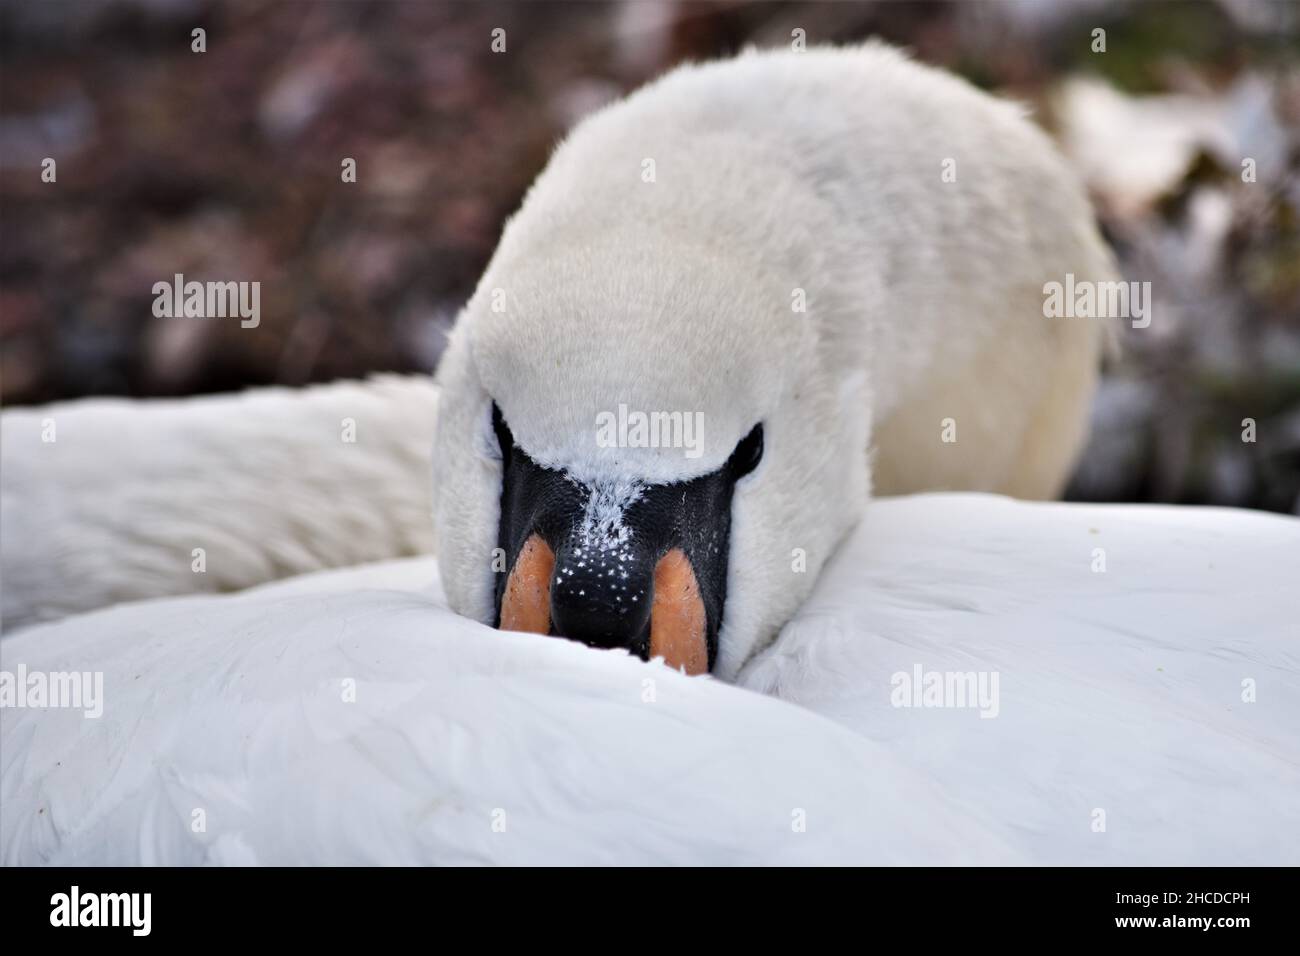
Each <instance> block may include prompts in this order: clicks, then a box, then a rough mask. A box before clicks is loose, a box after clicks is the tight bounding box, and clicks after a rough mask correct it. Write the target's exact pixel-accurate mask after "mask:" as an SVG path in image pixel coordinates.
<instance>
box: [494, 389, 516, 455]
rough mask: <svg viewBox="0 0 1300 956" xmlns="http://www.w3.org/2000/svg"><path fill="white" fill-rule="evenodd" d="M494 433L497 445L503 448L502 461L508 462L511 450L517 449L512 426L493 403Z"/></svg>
mask: <svg viewBox="0 0 1300 956" xmlns="http://www.w3.org/2000/svg"><path fill="white" fill-rule="evenodd" d="M492 431H493V432H495V433H496V436H497V444H498V445H500V446H501V460H502V461H508V460H509V458H510V450H511V449H512V448H514V447H515V436H514V435H512V434H511V433H510V426H509V425H507V424H506V419H505V416H504V415H502V414H501V409H499V408H497V403H496V402H493V403H492Z"/></svg>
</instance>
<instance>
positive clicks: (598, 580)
mask: <svg viewBox="0 0 1300 956" xmlns="http://www.w3.org/2000/svg"><path fill="white" fill-rule="evenodd" d="M653 601H654V560H653V558H652V557H651V556H649V555H646V554H644V553H643V552H642V551H641V550H639V549H637V548H634V547H632V546H631V545H629V544H627V543H621V544H620V543H616V542H612V541H603V540H592V539H591V538H590V537H588V536H584V535H582V534H578V533H575V534H571V535H569V536H568V538H567V539H566V540H565V541H564V542H563V543H562V544H561V546H560V547H559V549H558V550H557V551H556V552H555V574H554V576H553V577H552V579H551V627H552V629H553V630H554V631H555V633H556V634H559V635H561V636H563V637H567V638H570V639H572V640H576V641H582V642H583V643H584V644H587V645H589V646H591V647H626V648H629V649H631V650H632V651H633V652H634V653H641V652H642V650H643V648H642V645H646V646H648V641H649V634H650V605H651V604H652V603H653Z"/></svg>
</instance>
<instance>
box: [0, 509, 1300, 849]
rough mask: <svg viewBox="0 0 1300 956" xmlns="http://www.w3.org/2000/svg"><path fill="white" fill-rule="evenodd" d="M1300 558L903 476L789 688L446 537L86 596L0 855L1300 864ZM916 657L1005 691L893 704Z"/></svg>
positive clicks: (51, 629) (1203, 526)
mask: <svg viewBox="0 0 1300 956" xmlns="http://www.w3.org/2000/svg"><path fill="white" fill-rule="evenodd" d="M1096 547H1104V548H1105V549H1106V554H1107V570H1106V571H1105V572H1104V573H1094V572H1093V571H1092V570H1091V567H1092V562H1093V549H1094V548H1096ZM1297 562H1300V521H1297V520H1295V519H1291V518H1283V517H1275V516H1267V515H1257V514H1250V513H1246V512H1232V511H1220V510H1196V509H1178V508H1156V507H1122V506H1117V507H1109V506H1084V505H1041V504H1028V503H1021V502H1014V501H1010V500H1002V499H997V498H992V497H988V496H975V495H933V496H922V497H917V498H907V499H898V500H878V501H875V502H872V503H871V504H870V505H869V506H868V507H867V510H866V514H865V518H864V520H863V521H862V523H861V524H860V526H859V527H858V528H857V530H856V531H855V532H854V534H853V535H851V536H850V537H849V539H848V540H847V542H846V543H845V546H844V547H843V548H842V549H841V550H840V551H839V552H838V554H837V555H836V556H835V557H834V558H833V559H832V560H831V561H830V563H829V565H828V567H827V569H826V572H825V574H824V575H823V578H822V580H821V581H820V582H819V584H818V588H817V591H816V593H815V594H814V595H813V597H812V599H811V600H810V602H809V603H808V605H807V607H805V608H804V609H802V610H801V611H800V612H799V613H798V614H797V615H796V616H795V617H794V619H793V620H792V621H791V622H790V623H789V624H788V625H787V626H786V628H785V629H784V631H783V632H782V635H781V637H780V639H779V640H778V641H777V642H776V644H775V645H774V646H773V647H771V648H770V649H769V650H768V651H767V652H766V653H764V654H763V655H761V656H760V657H759V658H757V659H756V660H755V661H754V662H753V663H752V664H751V665H750V666H749V667H748V668H747V669H746V671H745V672H744V673H743V674H742V675H741V683H742V685H743V686H744V687H747V688H753V689H757V690H763V691H765V692H766V693H768V694H770V695H773V696H774V697H777V698H780V699H773V697H771V696H764V695H763V694H759V693H754V692H753V691H752V690H745V689H741V688H737V687H733V686H729V685H727V684H725V683H723V682H720V681H717V680H713V679H708V678H686V677H683V676H682V675H680V674H676V673H674V672H671V671H669V670H667V669H665V668H664V667H662V666H661V665H659V664H656V663H651V664H645V663H642V662H640V661H638V660H636V659H634V658H631V657H629V656H627V655H626V654H624V653H622V652H619V651H596V650H589V649H587V648H584V647H581V646H579V645H576V644H572V643H568V642H564V641H557V640H552V639H548V638H543V637H537V636H533V635H521V634H511V633H504V632H497V631H493V630H490V629H488V628H486V627H484V626H483V625H480V624H477V623H475V622H473V621H469V620H467V619H465V618H463V617H460V616H457V615H455V614H453V613H451V612H450V611H449V610H447V608H446V606H445V601H444V600H443V598H442V596H441V593H440V590H439V587H438V583H437V571H436V568H435V565H434V563H433V561H432V560H429V559H417V560H411V561H407V562H399V563H392V564H386V565H377V566H371V567H365V568H358V569H354V570H348V571H334V572H324V573H320V574H315V575H311V576H308V577H304V578H298V579H294V580H292V581H288V582H282V583H279V584H274V585H269V586H266V587H263V588H260V589H257V590H253V591H248V592H245V593H242V594H239V595H231V596H198V597H190V598H178V599H169V600H162V601H152V602H147V603H139V604H134V605H127V606H123V607H119V608H115V609H112V610H107V611H100V612H96V613H93V614H88V615H82V616H79V617H74V618H69V619H67V620H65V621H63V622H60V623H57V624H52V625H44V626H40V627H36V628H33V629H31V630H28V631H25V632H23V633H21V634H17V635H14V636H12V637H8V638H6V639H4V640H3V641H0V664H2V665H3V667H4V668H5V669H8V670H13V669H15V668H16V667H17V666H18V665H19V664H20V663H21V664H24V665H25V666H27V667H28V668H32V669H41V670H46V671H57V670H72V669H76V670H85V669H92V670H95V669H98V670H102V671H103V672H104V675H105V678H104V679H105V698H106V699H105V702H104V713H103V716H102V717H100V718H98V719H87V718H85V717H83V716H82V715H81V714H80V712H77V711H69V710H34V709H13V708H4V709H3V710H0V760H2V761H3V764H2V766H0V805H3V808H4V812H3V813H2V814H0V859H3V861H4V862H5V863H7V864H32V863H82V864H110V863H114V864H123V863H199V862H214V863H254V862H256V863H268V864H269V863H478V862H493V863H749V862H763V863H791V862H796V863H886V864H893V863H904V864H923V863H990V864H992V863H1054V864H1068V863H1099V864H1102V863H1109V864H1125V865H1127V864H1145V865H1154V864H1159V865H1169V864H1174V863H1188V864H1210V863H1216V864H1262V863H1269V864H1292V865H1294V864H1296V863H1300V846H1298V845H1297V842H1296V840H1295V839H1294V835H1295V834H1296V833H1297V832H1300V803H1297V801H1296V800H1295V794H1296V792H1297V790H1298V788H1300V743H1298V741H1297V736H1296V728H1297V727H1298V726H1300V673H1298V672H1300V667H1298V666H1297V654H1296V648H1295V624H1294V622H1295V620H1296V612H1297V610H1298V608H1297V606H1296V601H1297V599H1296V597H1295V594H1294V588H1293V587H1292V582H1291V581H1290V578H1289V576H1288V575H1291V574H1292V572H1293V570H1294V568H1295V567H1296V565H1297ZM916 663H920V664H922V665H923V666H924V667H926V668H927V669H935V670H943V669H956V670H960V671H981V670H996V671H998V672H999V673H1000V675H1001V680H1000V699H999V709H998V716H997V717H996V718H993V719H982V718H981V717H980V716H979V714H978V713H977V712H976V711H975V710H972V709H961V710H958V709H933V710H916V709H900V708H894V707H892V706H891V705H890V694H891V683H890V678H891V675H892V674H893V673H894V672H896V671H910V670H911V668H912V666H913V665H914V664H916ZM1244 678H1251V679H1253V680H1255V682H1256V684H1257V691H1258V700H1257V702H1255V703H1244V702H1243V701H1242V696H1241V691H1242V688H1241V681H1242V680H1243V679H1244ZM344 679H353V680H355V681H356V701H355V703H345V702H344V700H343V683H342V682H343V680H344ZM648 690H652V691H653V700H650V699H648V697H647V691H648ZM811 711H816V712H817V713H813V712H811ZM827 718H830V719H829V720H828V719H827ZM195 809H202V810H204V811H205V814H206V821H205V822H206V829H205V830H204V831H203V832H195V831H194V829H193V828H192V822H193V820H194V816H193V811H194V810H195ZM1096 809H1103V810H1104V811H1105V813H1106V818H1105V819H1106V829H1105V832H1093V829H1092V824H1093V820H1094V810H1096ZM497 810H503V811H504V812H505V816H504V823H505V831H504V832H494V830H493V821H494V819H495V820H500V819H502V818H501V817H499V816H495V817H494V812H495V811H497ZM798 810H803V811H804V812H805V814H806V816H805V819H806V832H802V833H801V832H797V830H796V828H795V827H794V826H793V824H794V823H795V822H796V821H797V819H798V817H797V816H796V811H798Z"/></svg>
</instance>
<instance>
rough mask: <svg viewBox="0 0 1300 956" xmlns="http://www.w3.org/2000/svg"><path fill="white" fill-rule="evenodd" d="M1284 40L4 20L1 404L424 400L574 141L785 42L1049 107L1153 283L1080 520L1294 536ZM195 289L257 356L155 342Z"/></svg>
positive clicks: (1123, 25)
mask: <svg viewBox="0 0 1300 956" xmlns="http://www.w3.org/2000/svg"><path fill="white" fill-rule="evenodd" d="M1298 21H1300V4H1297V3H1296V2H1294V0H1279V2H1272V0H1197V2H1123V0H1096V2H1094V0H987V2H986V0H964V2H946V3H945V2H901V0H894V2H824V3H802V2H778V0H773V2H759V3H753V2H749V3H742V2H721V0H713V2H697V0H678V2H673V0H627V2H595V0H593V2H571V3H556V2H548V0H538V2H527V3H493V2H484V3H471V2H444V3H421V2H413V0H407V2H398V0H369V2H361V0H352V2H349V0H333V2H307V0H266V2H260V0H244V2H239V0H230V2H219V0H93V2H92V0H50V2H39V0H26V2H12V0H6V2H4V3H3V4H0V203H2V213H3V215H2V217H0V336H2V339H3V341H2V352H0V356H2V361H0V401H3V402H4V403H5V404H10V405H12V404H30V403H39V402H48V401H53V400H58V399H69V398H77V397H82V396H88V395H128V396H135V397H153V396H177V395H192V394H199V393H206V392H218V391H228V390H233V389H240V388H244V387H248V386H254V385H265V384H272V383H279V384H285V385H302V384H306V383H309V382H317V381H328V380H331V379H335V378H341V377H349V378H351V377H358V376H363V375H365V374H367V373H369V372H374V371H420V370H424V371H427V370H431V369H433V368H434V367H435V365H436V363H437V361H438V357H439V354H440V351H441V348H442V344H443V342H444V337H445V333H446V330H447V329H448V328H449V326H450V324H451V322H452V321H453V319H454V317H455V314H456V310H457V309H458V307H459V306H460V304H461V302H463V301H464V299H465V298H467V296H468V295H469V293H470V292H471V290H472V289H473V286H474V283H475V282H476V280H477V277H478V275H479V273H480V271H481V270H482V268H483V267H484V265H485V264H486V262H487V259H488V257H489V256H490V255H491V252H492V249H493V246H494V244H495V242H496V239H497V236H498V234H499V231H500V228H501V225H502V223H503V221H504V219H505V217H506V216H508V215H509V214H510V213H511V212H512V211H513V210H514V209H515V208H516V207H517V206H518V204H519V202H520V199H521V198H522V195H523V193H524V190H525V189H526V188H527V186H528V184H529V182H530V181H531V180H532V178H533V177H534V176H535V175H536V173H537V172H538V171H539V169H540V168H541V167H542V165H543V164H544V163H545V161H546V158H547V156H548V153H549V151H550V150H551V148H552V147H553V146H554V144H555V143H556V141H557V139H558V138H559V137H561V136H562V135H563V134H564V132H565V130H566V129H567V128H568V127H570V126H571V125H572V124H573V123H574V122H575V121H576V120H578V119H579V118H580V117H582V116H583V115H584V114H585V113H587V112H589V111H590V110H592V109H594V108H596V107H598V106H600V105H602V104H603V103H605V102H608V101H609V100H611V99H613V98H616V97H618V96H620V95H621V94H623V93H624V92H626V91H628V90H630V89H632V88H634V87H636V86H638V85H639V84H641V83H643V82H644V81H645V80H647V79H649V78H651V77H654V76H656V75H658V74H659V73H661V72H662V71H664V70H665V69H667V68H669V67H671V66H672V65H673V64H675V63H678V62H681V61H682V60H687V59H702V58H707V57H713V56H718V55H725V54H727V53H731V52H734V51H737V50H740V49H742V48H743V47H745V46H747V45H750V44H753V45H757V46H788V45H789V44H790V42H791V37H792V31H794V30H802V31H804V34H805V35H806V38H807V42H808V43H809V44H810V45H811V44H814V43H822V42H828V43H851V42H854V41H858V40H861V39H864V38H866V37H869V36H879V37H881V38H884V39H886V40H888V41H891V42H893V43H896V44H900V45H903V46H906V47H909V48H910V49H911V50H912V51H913V52H914V53H915V55H916V56H917V57H918V58H919V59H921V60H923V61H926V62H928V63H933V64H938V65H941V66H944V67H947V68H949V69H951V70H953V71H955V72H957V73H960V74H961V75H963V76H965V77H967V78H968V79H970V80H971V81H972V82H973V83H975V84H977V85H978V86H980V87H982V88H985V89H989V90H994V91H998V92H1001V93H1004V94H1007V95H1010V96H1013V97H1016V98H1018V99H1021V100H1023V101H1025V102H1026V103H1029V104H1031V105H1032V107H1033V109H1034V112H1035V116H1036V117H1037V119H1038V121H1039V122H1040V123H1042V124H1043V125H1044V126H1045V127H1046V128H1047V129H1048V130H1049V131H1050V132H1051V133H1052V135H1053V136H1054V137H1056V139H1057V141H1058V142H1059V143H1060V144H1061V146H1062V148H1063V149H1064V151H1065V152H1066V154H1067V156H1068V157H1069V158H1070V160H1071V161H1072V162H1073V163H1074V164H1075V166H1076V167H1077V168H1078V169H1079V171H1080V173H1081V175H1082V176H1083V177H1084V179H1085V181H1086V183H1087V184H1088V187H1089V189H1090V191H1091V193H1092V195H1093V198H1094V201H1095V203H1096V205H1097V208H1098V212H1099V216H1100V218H1101V221H1102V225H1103V229H1104V231H1105V234H1106V236H1107V238H1108V239H1109V240H1110V242H1111V243H1112V245H1113V246H1114V248H1115V250H1116V253H1117V255H1118V258H1119V261H1120V263H1121V265H1122V267H1123V270H1124V272H1125V273H1126V276H1127V278H1129V279H1132V280H1137V281H1150V282H1151V283H1152V292H1153V296H1154V305H1153V317H1154V320H1153V322H1152V324H1151V327H1150V328H1147V329H1144V330H1129V331H1127V333H1126V335H1125V339H1124V342H1123V350H1122V353H1121V354H1120V355H1119V356H1118V357H1117V358H1115V359H1113V360H1111V361H1110V362H1109V363H1108V366H1107V369H1106V374H1105V380H1104V384H1103V387H1102V389H1101V391H1100V393H1099V395H1098V399H1097V403H1096V408H1095V425H1094V430H1093V439H1092V444H1091V447H1090V449H1089V452H1088V454H1086V455H1085V457H1084V462H1083V464H1082V465H1081V466H1080V469H1079V472H1078V474H1077V475H1076V477H1075V480H1074V482H1073V485H1072V488H1071V492H1070V495H1071V497H1074V498H1080V499H1086V500H1119V501H1168V502H1181V503H1213V504H1223V505H1239V506H1246V507H1254V508H1264V509H1270V510H1277V511H1292V512H1296V513H1300V22H1298ZM196 28H201V29H202V30H204V31H205V46H206V51H205V52H195V51H194V50H193V49H192V45H193V43H194V40H193V34H192V31H193V30H194V29H196ZM498 28H500V29H503V30H504V31H505V43H506V50H505V52H501V53H494V52H493V51H492V49H491V42H492V31H493V30H495V29H498ZM1097 30H1103V31H1104V43H1105V49H1104V52H1102V51H1100V50H1096V49H1095V47H1096V46H1097V37H1098V35H1097V34H1096V33H1095V32H1094V31H1097ZM882 148H887V144H886V145H883V146H882ZM46 157H51V158H54V159H56V162H57V167H56V169H57V181H56V182H54V183H48V182H43V181H42V176H41V172H42V161H43V160H44V159H45V158H46ZM345 157H350V158H353V159H355V160H356V163H357V181H356V182H355V183H344V182H343V181H342V180H341V176H340V170H341V162H342V160H343V159H344V158H345ZM1246 160H1249V161H1250V164H1249V165H1250V168H1251V171H1252V172H1253V175H1249V174H1248V175H1243V172H1244V171H1245V167H1244V166H1243V163H1244V162H1245V161H1246ZM1251 179H1253V181H1250V180H1251ZM177 272H181V273H183V274H184V275H185V278H186V279H187V280H199V281H205V280H210V279H211V280H223V281H224V280H232V279H233V280H252V279H256V280H259V281H260V282H261V284H262V290H261V291H262V299H261V316H262V319H261V324H260V326H259V327H258V328H257V329H256V330H250V329H243V328H241V327H240V324H239V322H238V320H207V321H196V320H179V321H178V320H172V319H160V318H155V317H154V316H153V313H152V304H153V293H152V291H151V289H152V286H153V283H154V282H157V281H159V280H166V279H169V278H170V277H171V276H172V275H173V274H174V273H177ZM1247 418H1249V419H1252V420H1253V421H1254V422H1255V434H1256V441H1255V442H1253V443H1250V442H1244V441H1242V432H1243V429H1244V427H1245V426H1243V424H1242V420H1243V419H1247Z"/></svg>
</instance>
